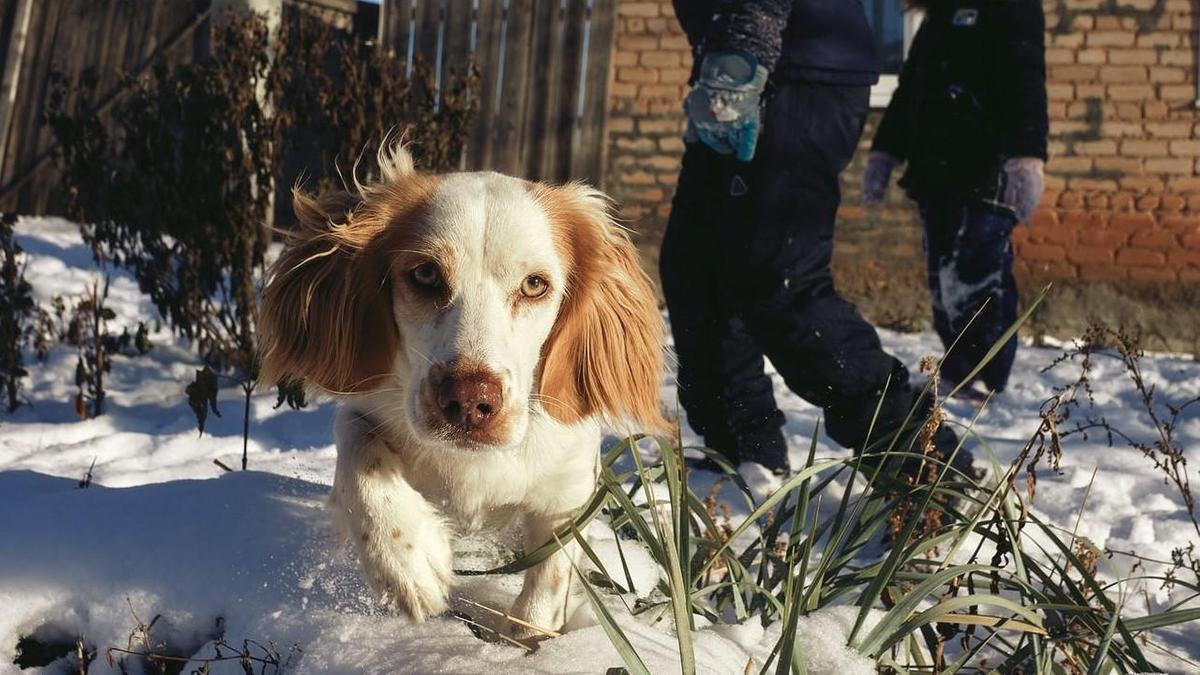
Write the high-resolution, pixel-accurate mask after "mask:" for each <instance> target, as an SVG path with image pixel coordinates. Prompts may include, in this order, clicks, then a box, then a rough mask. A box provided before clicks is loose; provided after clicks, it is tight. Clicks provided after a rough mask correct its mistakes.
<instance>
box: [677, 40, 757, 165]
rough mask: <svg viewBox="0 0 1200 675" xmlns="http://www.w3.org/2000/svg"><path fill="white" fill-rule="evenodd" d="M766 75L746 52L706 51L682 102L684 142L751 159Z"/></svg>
mask: <svg viewBox="0 0 1200 675" xmlns="http://www.w3.org/2000/svg"><path fill="white" fill-rule="evenodd" d="M767 75H768V73H767V69H766V68H764V67H762V66H760V65H759V64H758V59H756V58H754V56H753V55H751V54H748V53H746V52H732V51H731V52H713V53H711V54H706V55H705V56H704V60H703V61H702V62H701V63H700V77H699V79H698V80H697V81H696V86H695V88H693V89H692V93H690V94H688V97H687V100H686V101H684V103H683V107H684V110H685V112H686V113H687V118H688V128H687V134H686V135H685V136H684V141H685V142H688V143H692V142H695V141H697V140H699V141H701V142H703V143H704V144H705V145H707V146H708V147H710V148H712V149H713V150H715V151H717V152H719V153H721V154H722V155H735V156H736V157H737V158H738V160H740V161H743V162H749V161H750V160H751V159H753V158H754V147H755V145H757V144H758V132H759V103H760V101H761V100H762V93H763V88H764V87H766V86H767Z"/></svg>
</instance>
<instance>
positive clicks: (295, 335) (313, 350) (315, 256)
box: [258, 190, 399, 394]
mask: <svg viewBox="0 0 1200 675" xmlns="http://www.w3.org/2000/svg"><path fill="white" fill-rule="evenodd" d="M292 200H293V208H294V209H295V212H296V218H297V219H298V220H299V226H298V227H297V228H296V229H295V230H292V231H289V232H287V233H286V235H287V240H286V242H285V244H284V249H283V253H282V254H281V255H280V256H279V259H278V260H276V261H275V263H274V264H273V265H272V266H271V269H270V272H269V274H268V281H267V285H266V288H265V289H264V291H263V297H262V303H261V304H260V306H259V310H258V331H259V339H260V350H261V354H262V371H261V373H260V377H261V378H262V379H263V380H264V381H266V382H274V381H276V380H279V379H283V378H287V379H303V380H305V381H306V382H307V383H308V384H309V385H311V386H315V387H319V388H321V389H324V390H325V391H327V392H330V393H334V394H351V393H356V392H361V391H367V390H370V389H373V388H375V387H377V386H379V385H380V384H382V383H383V380H384V378H385V377H386V375H387V374H388V373H390V372H391V359H392V357H393V356H394V355H395V353H396V347H397V342H398V340H399V336H398V335H397V331H396V326H395V322H394V321H393V320H392V311H391V300H390V291H389V288H390V287H389V285H388V279H387V267H386V265H385V263H384V261H383V260H382V258H381V257H380V256H379V255H378V254H377V252H376V249H377V248H378V246H373V245H372V244H373V243H374V242H375V240H376V239H378V238H379V237H380V236H381V234H382V230H383V228H384V226H385V224H384V223H380V222H378V219H375V218H368V217H366V214H364V213H363V203H362V202H361V200H360V198H359V197H357V196H354V195H351V194H349V193H346V192H328V193H324V194H322V195H320V196H313V195H309V194H305V193H303V192H301V191H299V190H294V191H293V192H292Z"/></svg>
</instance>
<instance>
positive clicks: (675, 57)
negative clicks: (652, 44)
mask: <svg viewBox="0 0 1200 675" xmlns="http://www.w3.org/2000/svg"><path fill="white" fill-rule="evenodd" d="M680 62H681V61H680V58H679V52H669V51H658V52H642V55H641V64H642V65H643V66H648V67H651V68H669V67H672V66H678V65H679V64H680Z"/></svg>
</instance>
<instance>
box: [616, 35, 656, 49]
mask: <svg viewBox="0 0 1200 675" xmlns="http://www.w3.org/2000/svg"><path fill="white" fill-rule="evenodd" d="M617 48H618V49H628V50H631V51H637V52H641V51H648V50H651V49H658V38H657V37H654V36H653V35H621V36H619V37H618V38H617Z"/></svg>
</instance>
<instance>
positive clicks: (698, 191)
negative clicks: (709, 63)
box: [659, 144, 787, 468]
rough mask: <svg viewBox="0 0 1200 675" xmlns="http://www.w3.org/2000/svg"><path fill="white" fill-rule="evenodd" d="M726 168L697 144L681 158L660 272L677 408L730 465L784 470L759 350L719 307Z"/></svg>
mask: <svg viewBox="0 0 1200 675" xmlns="http://www.w3.org/2000/svg"><path fill="white" fill-rule="evenodd" d="M726 175H727V171H726V162H725V160H724V159H723V158H721V157H720V156H719V155H717V154H716V153H714V152H712V151H711V150H709V149H708V148H707V147H705V146H703V145H700V144H691V145H689V146H688V148H687V151H686V152H685V154H684V158H683V168H682V171H681V173H680V178H679V185H678V188H677V190H676V193H675V199H674V202H673V203H672V206H671V216H670V219H669V221H668V224H667V231H666V234H665V236H664V239H663V247H662V254H661V257H660V259H659V267H660V269H659V272H660V275H661V278H662V284H663V294H664V295H665V297H666V300H667V308H668V312H669V318H670V323H671V332H672V336H673V337H674V341H675V354H676V357H677V359H678V373H677V380H678V392H679V402H680V404H681V405H682V406H683V409H684V410H685V411H686V413H687V417H688V421H689V423H690V424H691V426H692V428H693V429H695V430H696V432H697V433H699V434H701V435H702V436H703V437H704V441H705V445H706V446H708V447H710V448H712V449H714V450H716V451H718V452H720V453H721V454H723V455H724V456H725V457H727V458H728V459H729V460H730V461H732V462H733V463H735V464H736V463H738V462H739V461H742V460H754V461H758V462H760V463H762V464H764V465H765V466H768V467H770V468H785V467H786V466H787V446H786V443H785V441H784V437H783V432H782V430H781V428H782V426H783V421H784V420H783V414H782V413H781V412H780V411H779V408H778V407H777V406H776V404H775V396H774V392H773V388H772V384H771V380H770V378H768V377H767V376H766V374H765V373H764V370H763V368H764V363H763V355H762V351H761V350H760V349H759V347H758V346H757V345H756V344H755V342H754V340H753V339H752V338H751V337H750V336H749V334H748V333H747V332H746V329H745V326H744V324H743V323H742V321H741V319H740V318H738V317H737V315H736V314H735V313H734V312H733V311H732V308H730V307H729V306H728V305H727V304H726V303H725V302H723V297H722V295H723V294H722V292H721V286H722V284H723V280H722V279H721V277H720V275H719V274H717V273H716V272H715V269H716V268H717V266H718V260H719V257H720V256H721V251H720V250H719V249H718V248H717V247H716V241H715V238H714V234H715V231H716V228H717V223H718V222H720V220H721V219H722V218H725V217H728V216H727V208H728V206H727V204H726V201H727V195H728V189H727V183H726V182H725V178H726Z"/></svg>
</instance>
